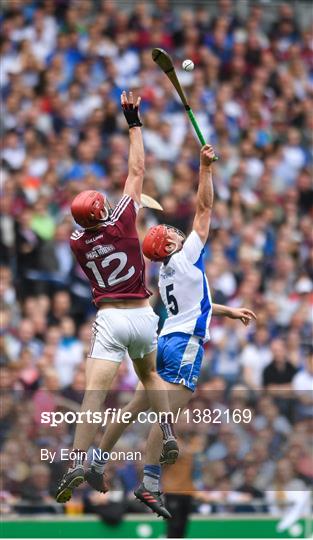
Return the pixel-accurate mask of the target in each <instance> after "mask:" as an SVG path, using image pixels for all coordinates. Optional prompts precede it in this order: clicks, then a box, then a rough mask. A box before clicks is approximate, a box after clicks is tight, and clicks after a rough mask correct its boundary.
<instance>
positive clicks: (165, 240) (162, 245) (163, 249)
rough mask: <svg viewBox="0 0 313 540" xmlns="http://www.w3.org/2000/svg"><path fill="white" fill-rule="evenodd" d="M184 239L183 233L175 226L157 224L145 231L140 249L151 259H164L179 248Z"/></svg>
mask: <svg viewBox="0 0 313 540" xmlns="http://www.w3.org/2000/svg"><path fill="white" fill-rule="evenodd" d="M185 239H186V236H185V235H184V233H183V232H182V231H180V230H179V229H176V227H172V226H170V225H157V226H156V227H151V229H149V231H148V232H147V234H146V236H145V238H144V241H143V244H142V251H143V253H144V255H145V256H146V257H147V258H148V259H150V260H151V261H164V260H165V259H167V258H168V257H171V255H174V253H177V252H178V251H180V250H181V247H182V243H183V242H184V241H185ZM179 240H180V242H179Z"/></svg>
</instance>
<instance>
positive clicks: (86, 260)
mask: <svg viewBox="0 0 313 540" xmlns="http://www.w3.org/2000/svg"><path fill="white" fill-rule="evenodd" d="M121 104H122V109H123V112H124V115H125V118H126V120H127V122H128V125H129V139H130V149H129V160H128V176H127V179H126V183H125V187H124V193H123V197H122V198H121V200H120V201H119V203H118V204H117V206H116V207H115V209H114V210H113V212H112V211H111V209H110V206H109V204H108V201H107V200H106V197H105V196H104V195H103V194H102V193H99V192H97V191H90V190H89V191H83V192H82V193H80V194H79V195H77V196H76V197H75V199H74V200H73V202H72V206H71V211H72V215H73V217H74V219H75V221H76V222H77V223H78V224H79V225H81V227H82V228H83V229H82V230H80V231H76V232H74V233H73V234H72V236H71V248H72V250H73V253H74V254H75V257H76V259H77V261H78V262H79V264H80V266H81V268H82V270H83V271H84V272H85V274H86V276H87V277H88V279H89V281H90V284H91V287H92V295H93V299H94V302H95V304H96V306H97V307H98V308H99V309H98V313H97V316H96V320H95V322H94V325H93V334H94V335H93V340H92V343H91V348H90V353H89V356H88V359H87V365H86V373H87V385H86V393H85V396H84V400H83V403H82V407H81V411H82V412H87V411H92V412H96V411H101V408H102V405H103V402H104V399H105V396H106V393H107V391H108V390H109V388H110V386H111V383H112V381H113V378H114V376H115V375H116V372H117V370H118V368H119V364H120V362H121V361H122V359H123V358H124V356H125V353H126V352H128V354H129V356H130V357H131V359H132V360H133V363H134V368H135V370H136V373H137V375H138V377H139V379H140V380H141V382H142V384H143V385H144V387H145V390H146V392H147V395H148V398H149V401H150V404H151V407H152V409H153V410H154V411H155V412H157V413H161V412H164V413H167V412H169V403H168V396H167V392H166V389H165V388H166V387H165V384H164V382H163V380H162V379H161V378H160V377H159V375H158V374H157V372H156V368H155V365H156V347H157V326H158V317H157V315H155V313H154V311H153V310H152V308H151V306H150V303H149V297H150V296H151V293H150V291H149V290H148V289H147V288H146V286H145V267H144V260H143V256H142V253H141V248H140V244H139V239H138V235H137V230H136V214H137V211H138V209H139V207H140V197H141V192H142V183H143V178H144V147H143V140H142V133H141V128H140V126H141V125H142V124H141V122H140V119H139V115H138V107H139V104H140V97H139V98H138V99H137V102H136V105H135V106H134V104H133V95H132V92H129V97H127V95H126V92H125V91H124V92H123V93H122V96H121ZM160 390H164V391H163V392H162V391H160ZM159 425H160V428H161V430H162V433H163V442H164V445H163V452H165V453H167V454H168V453H170V454H175V455H178V447H177V442H176V439H175V436H174V434H173V430H172V426H171V424H170V423H168V422H167V418H166V415H165V414H164V415H160V424H159ZM97 428H98V425H97V424H96V423H94V424H92V423H87V422H83V423H77V424H76V431H75V438H74V445H73V448H74V452H75V455H76V458H75V459H74V461H73V464H72V467H71V468H70V469H69V470H68V472H67V473H66V474H65V475H64V477H63V479H62V481H61V483H60V485H59V488H58V490H57V494H56V500H57V501H58V502H61V503H63V502H66V501H68V500H69V499H70V498H71V495H72V491H73V489H74V488H75V487H77V486H78V485H79V484H81V483H82V482H83V481H84V477H85V471H84V467H83V458H82V456H84V455H85V452H86V451H88V449H89V447H90V446H91V445H92V443H93V441H94V437H95V434H96V431H97ZM87 474H88V481H91V482H93V483H94V484H96V485H97V488H99V487H100V488H101V491H106V489H107V487H106V485H105V483H104V477H103V471H101V470H97V467H96V466H95V464H94V463H93V464H92V466H91V467H89V469H88V471H87V472H86V475H87ZM155 496H157V495H155ZM160 506H162V502H161V499H160ZM164 514H165V517H168V516H167V511H166V509H165V508H164Z"/></svg>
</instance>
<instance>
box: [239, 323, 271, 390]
mask: <svg viewBox="0 0 313 540" xmlns="http://www.w3.org/2000/svg"><path fill="white" fill-rule="evenodd" d="M271 358H272V355H271V351H270V346H269V332H268V330H267V328H266V326H259V325H258V326H257V328H256V330H255V335H254V336H252V337H251V342H250V343H247V345H246V346H245V347H244V348H243V349H242V352H241V355H240V363H241V365H242V369H243V373H242V378H243V380H244V382H245V383H246V385H247V386H248V387H249V388H251V389H255V390H260V389H261V388H262V374H263V370H264V368H265V367H266V366H267V365H268V364H269V363H270V361H271Z"/></svg>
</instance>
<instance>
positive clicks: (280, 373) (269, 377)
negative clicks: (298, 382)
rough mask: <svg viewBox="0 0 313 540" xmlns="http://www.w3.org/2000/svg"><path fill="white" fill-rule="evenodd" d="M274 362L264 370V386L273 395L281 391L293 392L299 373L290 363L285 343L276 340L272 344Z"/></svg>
mask: <svg viewBox="0 0 313 540" xmlns="http://www.w3.org/2000/svg"><path fill="white" fill-rule="evenodd" d="M271 351H272V361H271V362H270V364H268V366H267V367H266V368H265V369H264V370H263V386H264V387H265V388H266V389H267V390H268V391H269V392H270V393H271V394H273V395H275V393H276V392H277V393H278V395H279V393H280V391H285V390H291V388H292V385H291V382H292V379H293V377H294V376H295V374H296V373H297V368H295V367H294V366H293V365H292V364H291V362H289V360H288V357H287V354H288V352H287V351H286V347H285V344H284V341H283V340H282V339H275V340H273V341H272V343H271Z"/></svg>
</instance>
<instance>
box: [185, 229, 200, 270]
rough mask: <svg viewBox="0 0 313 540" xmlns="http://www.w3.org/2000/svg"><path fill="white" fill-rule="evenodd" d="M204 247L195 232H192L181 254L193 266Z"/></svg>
mask: <svg viewBox="0 0 313 540" xmlns="http://www.w3.org/2000/svg"><path fill="white" fill-rule="evenodd" d="M203 248H204V245H203V243H202V240H201V239H200V236H199V235H198V233H197V232H196V231H192V232H191V233H190V234H189V236H188V237H187V240H186V241H185V243H184V245H183V249H182V252H183V253H184V255H185V256H186V257H187V259H188V260H189V261H190V262H191V263H192V264H194V263H195V262H196V261H197V260H198V259H199V257H200V255H201V253H202V250H203Z"/></svg>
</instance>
